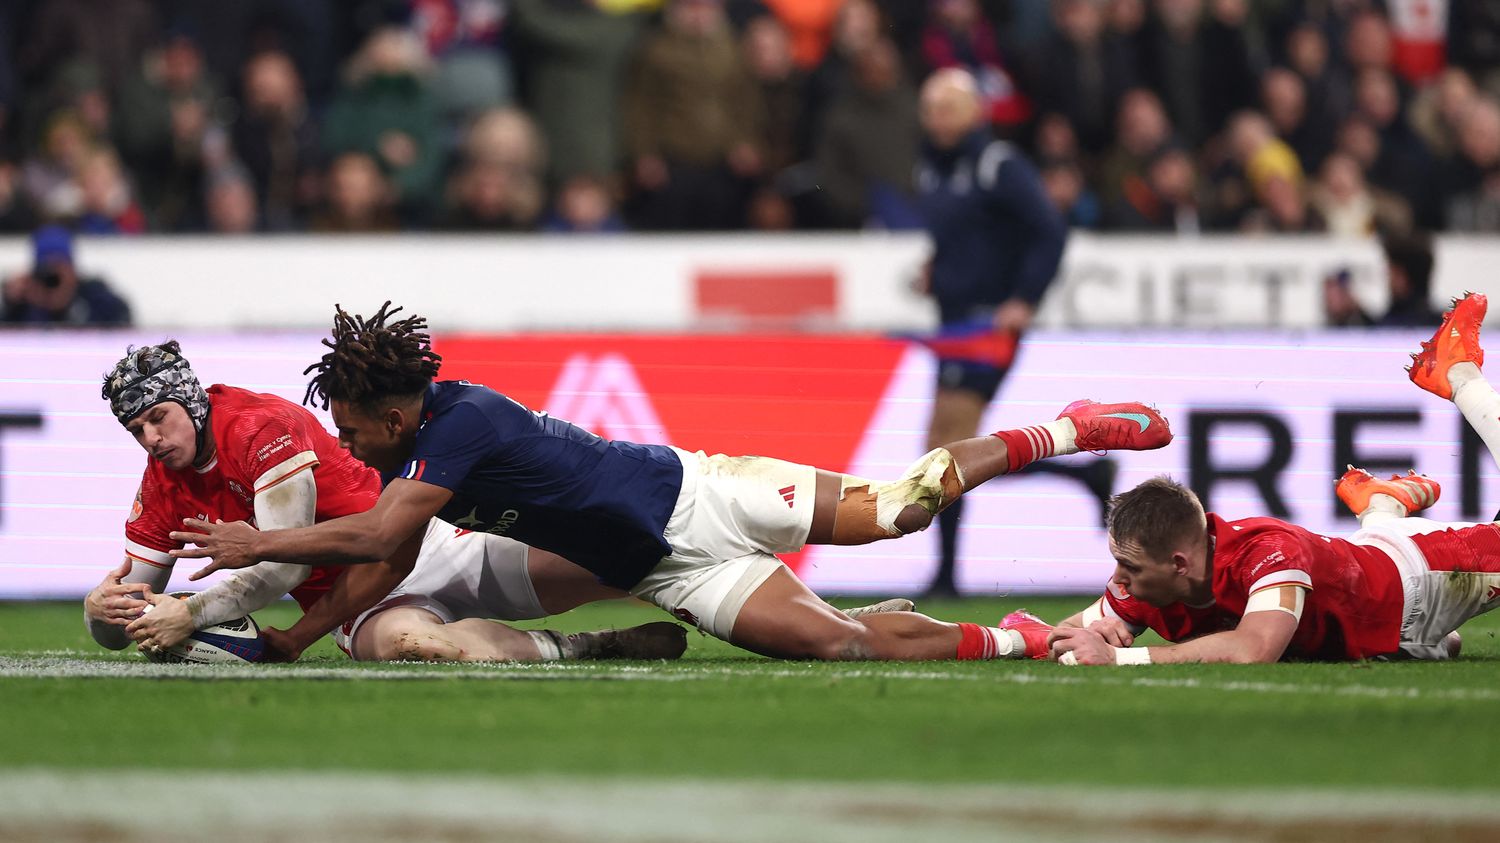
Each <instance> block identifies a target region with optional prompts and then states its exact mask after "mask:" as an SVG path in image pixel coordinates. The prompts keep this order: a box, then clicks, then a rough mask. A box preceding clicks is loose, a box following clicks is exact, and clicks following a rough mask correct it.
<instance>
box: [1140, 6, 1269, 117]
mask: <svg viewBox="0 0 1500 843" xmlns="http://www.w3.org/2000/svg"><path fill="white" fill-rule="evenodd" d="M1248 6H1249V4H1248V2H1247V0H1212V2H1211V3H1208V4H1207V6H1206V7H1205V2H1204V0H1158V1H1157V3H1156V4H1155V8H1156V15H1155V16H1154V17H1153V18H1152V20H1151V22H1150V23H1149V24H1148V27H1147V33H1146V37H1145V41H1144V43H1145V44H1146V47H1147V49H1146V51H1145V52H1144V54H1143V56H1142V58H1143V61H1144V68H1143V70H1142V72H1143V74H1144V77H1145V82H1146V84H1148V85H1150V86H1151V87H1152V88H1153V89H1154V90H1155V91H1156V92H1157V93H1158V94H1159V95H1160V96H1161V99H1162V103H1163V104H1164V105H1165V106H1166V109H1167V114H1168V115H1169V116H1170V117H1171V118H1172V125H1173V126H1175V127H1176V129H1177V134H1178V136H1179V137H1181V138H1182V139H1183V140H1184V141H1185V142H1187V143H1188V144H1191V145H1194V146H1196V145H1198V144H1201V143H1203V142H1204V141H1206V140H1207V139H1208V138H1209V137H1210V136H1211V135H1213V134H1215V133H1217V132H1218V131H1219V129H1220V128H1222V127H1223V126H1224V124H1225V122H1226V121H1227V120H1228V118H1229V116H1230V115H1231V114H1233V113H1234V112H1235V111H1238V110H1240V109H1242V108H1247V107H1249V106H1251V105H1253V104H1254V103H1255V101H1256V74H1255V64H1254V60H1253V59H1252V57H1251V55H1250V49H1251V48H1250V44H1249V40H1248V38H1247V36H1246V16H1247V14H1248V13H1249V9H1248Z"/></svg>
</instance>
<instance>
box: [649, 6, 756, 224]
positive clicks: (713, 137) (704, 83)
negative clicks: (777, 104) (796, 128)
mask: <svg viewBox="0 0 1500 843" xmlns="http://www.w3.org/2000/svg"><path fill="white" fill-rule="evenodd" d="M624 114H625V135H626V146H627V149H628V152H629V156H630V161H631V162H632V174H633V176H634V181H635V186H636V190H637V193H636V197H635V214H636V217H637V218H638V220H639V226H640V227H642V228H648V229H658V230H661V229H671V230H684V229H709V230H719V229H729V228H738V227H740V226H742V225H743V224H744V221H745V205H746V202H747V200H748V196H749V191H750V187H751V180H752V179H754V178H756V177H758V176H759V175H760V174H761V173H762V172H763V165H764V151H763V150H761V149H759V148H758V147H757V146H756V143H757V141H758V139H759V138H760V137H761V135H762V126H763V124H764V119H765V118H764V110H763V109H762V108H761V106H760V101H759V96H758V92H757V90H756V87H755V81H754V80H753V79H752V78H751V76H750V74H749V72H748V71H747V70H746V68H745V64H744V60H743V58H742V56H741V54H740V50H739V47H738V44H737V43H736V42H735V39H734V34H733V32H732V31H731V30H730V28H729V22H728V19H727V18H726V17H725V14H724V7H723V3H722V2H721V0H671V2H670V3H668V5H667V8H666V11H665V13H664V16H663V25H662V27H661V28H659V29H658V30H657V31H655V32H653V33H651V34H650V35H648V36H647V37H646V38H645V40H644V41H643V42H642V44H641V48H640V51H639V53H638V54H637V56H636V58H635V62H634V65H633V67H632V68H631V72H630V76H629V80H628V81H627V82H626V87H625V103H624Z"/></svg>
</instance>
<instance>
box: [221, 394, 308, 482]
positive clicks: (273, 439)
mask: <svg viewBox="0 0 1500 843" xmlns="http://www.w3.org/2000/svg"><path fill="white" fill-rule="evenodd" d="M235 427H236V428H238V429H237V430H235V433H236V434H237V435H236V436H235V437H234V441H235V442H237V443H239V447H241V448H242V449H243V450H242V452H241V457H240V460H241V465H242V467H243V469H244V472H245V476H247V477H248V478H250V480H251V482H252V483H254V485H255V489H254V491H255V494H260V493H261V492H264V491H265V490H267V489H269V488H271V487H272V486H275V485H276V484H278V483H280V482H282V481H283V480H286V479H287V478H288V477H291V476H292V475H294V474H296V473H298V472H299V471H304V470H306V469H308V468H310V467H312V466H315V465H317V464H318V455H317V453H316V452H315V451H314V450H313V446H314V443H313V440H312V437H310V436H309V435H308V433H307V431H306V430H305V429H304V428H303V426H302V425H299V424H297V423H296V422H295V421H294V420H293V419H291V418H288V417H287V416H285V415H283V414H280V413H268V414H260V413H252V414H247V415H246V417H245V418H244V419H243V421H238V422H236V424H235Z"/></svg>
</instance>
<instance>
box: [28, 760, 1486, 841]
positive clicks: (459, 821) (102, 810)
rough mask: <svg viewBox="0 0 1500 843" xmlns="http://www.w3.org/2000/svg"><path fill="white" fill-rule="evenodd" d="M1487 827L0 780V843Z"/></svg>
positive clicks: (794, 789) (1383, 814) (940, 795)
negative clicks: (26, 842)
mask: <svg viewBox="0 0 1500 843" xmlns="http://www.w3.org/2000/svg"><path fill="white" fill-rule="evenodd" d="M272 805H274V806H275V807H274V810H268V809H267V806H272ZM1497 822H1500V804H1497V803H1496V800H1495V799H1494V795H1493V793H1475V794H1469V795H1460V794H1454V793H1450V792H1446V791H1444V792H1436V791H1417V792H1413V791H1411V790H1383V791H1371V790H1360V791H1351V790H1332V789H1327V790H1318V789H1303V788H1299V789H1296V790H1267V789H1258V790H1253V791H1209V790H1193V789H1181V790H1179V789H1173V788H1157V789H1152V788H1146V787H1134V788H1129V789H1124V788H1119V789H1116V788H1095V787H1090V788H1087V790H1080V788H1079V786H1077V785H1053V786H1040V787H1039V786H1026V785H1011V784H991V785H972V784H953V783H921V784H919V783H899V782H898V783H867V784H856V783H844V782H838V783H828V782H817V781H810V782H795V781H794V782H773V781H761V780H729V781H712V782H709V781H703V780H700V779H694V780H681V779H657V780H651V779H647V780H641V779H639V778H613V779H611V778H603V777H568V776H528V777H525V778H504V777H491V776H484V775H471V776H462V777H460V776H455V775H444V776H427V775H416V774H409V775H399V774H392V773H379V774H377V773H349V772H345V771H337V770H330V771H318V772H308V771H253V772H247V771H243V770H225V769H215V770H201V771H200V770H171V771H163V770H155V769H153V770H128V769H127V770H114V771H104V770H100V771H88V772H66V771H58V770H51V769H45V768H44V769H21V770H15V771H9V772H0V839H5V840H12V839H74V840H78V839H108V840H112V841H127V843H130V842H132V841H137V840H140V841H147V840H149V841H176V840H202V839H234V840H286V839H298V840H328V841H345V840H349V841H353V840H359V841H387V840H402V839H422V840H438V841H441V840H538V841H549V843H574V841H578V842H579V843H581V841H604V843H613V841H628V842H629V843H635V842H636V841H648V840H649V841H666V842H667V843H688V842H689V841H692V843H699V841H723V843H740V841H746V843H749V841H764V840H776V841H782V840H819V841H830V843H909V841H912V840H943V841H958V843H963V842H964V841H971V840H972V841H981V840H983V841H999V843H1009V841H1026V842H1027V843H1039V842H1040V841H1050V840H1059V839H1066V840H1077V839H1101V838H1107V839H1109V840H1111V841H1119V843H1138V841H1185V840H1194V841H1204V840H1206V841H1217V840H1227V839H1231V838H1238V839H1243V838H1245V837H1251V838H1254V839H1263V840H1269V839H1285V838H1286V837H1287V835H1289V834H1292V835H1294V836H1295V835H1297V833H1299V832H1305V831H1306V830H1307V829H1308V824H1309V823H1316V824H1317V828H1319V829H1320V830H1322V831H1323V832H1324V833H1325V835H1326V837H1330V838H1332V839H1345V838H1347V837H1349V836H1351V835H1352V834H1357V833H1360V831H1361V830H1363V833H1364V835H1365V836H1366V838H1367V837H1368V835H1369V833H1370V832H1369V827H1370V825H1371V824H1372V823H1379V825H1380V827H1381V828H1382V829H1384V830H1385V831H1387V832H1391V833H1392V834H1394V835H1397V836H1395V837H1392V836H1390V835H1387V836H1385V837H1380V838H1379V839H1381V840H1387V839H1417V838H1419V837H1422V836H1423V835H1424V834H1425V833H1427V832H1433V831H1435V830H1437V829H1443V830H1446V831H1455V832H1462V833H1465V834H1466V835H1467V839H1477V838H1475V837H1474V835H1475V834H1476V833H1481V834H1482V833H1483V832H1484V831H1485V830H1486V829H1493V827H1494V825H1495V824H1496V823H1497ZM1340 832H1346V833H1344V834H1340ZM1401 835H1404V837H1402V836H1401Z"/></svg>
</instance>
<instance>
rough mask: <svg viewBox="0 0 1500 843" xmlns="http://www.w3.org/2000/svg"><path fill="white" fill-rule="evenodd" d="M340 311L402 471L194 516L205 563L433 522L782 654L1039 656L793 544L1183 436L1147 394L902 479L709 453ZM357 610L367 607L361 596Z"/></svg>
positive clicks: (353, 409)
mask: <svg viewBox="0 0 1500 843" xmlns="http://www.w3.org/2000/svg"><path fill="white" fill-rule="evenodd" d="M398 311H399V308H398V309H397V310H392V309H391V308H390V303H389V302H387V303H386V305H385V306H383V307H381V309H380V310H379V311H378V312H377V313H376V314H375V315H374V316H373V317H372V318H370V319H368V320H366V319H364V318H363V317H360V316H350V315H349V314H347V313H345V312H344V311H343V310H342V309H338V311H337V313H336V315H335V317H334V331H333V337H332V338H331V339H328V340H324V345H326V346H327V347H328V348H329V352H328V353H327V354H325V355H324V356H323V358H322V360H321V361H320V362H318V363H316V364H314V365H313V366H310V367H308V371H309V372H314V371H315V372H316V374H315V376H314V377H313V380H312V383H311V384H309V386H308V394H307V400H309V401H317V400H321V401H323V402H325V404H326V405H328V406H329V407H330V409H331V410H332V413H333V419H334V423H335V424H336V425H337V426H338V434H339V440H340V443H341V444H342V445H343V446H344V447H346V448H348V449H349V451H350V452H351V453H352V454H353V455H354V456H355V457H356V458H358V459H359V460H361V461H363V462H365V463H366V464H368V465H370V466H372V467H374V468H376V469H378V470H379V471H380V472H381V473H382V475H383V478H384V480H385V482H386V485H385V488H384V490H383V491H382V492H381V495H380V499H379V501H378V502H377V503H376V504H375V506H374V508H372V509H370V510H369V511H367V512H363V513H359V514H356V515H350V516H347V517H343V518H336V519H332V520H328V521H324V522H322V523H319V524H316V525H313V526H310V527H301V528H296V529H285V530H266V531H257V530H255V529H254V528H252V527H250V526H249V525H247V524H244V523H243V522H235V523H230V524H217V523H216V524H210V523H207V522H205V521H202V520H197V519H188V520H187V521H185V522H184V523H185V525H186V529H185V530H183V531H179V532H175V533H173V534H172V535H173V538H174V539H177V540H179V541H183V542H188V543H191V544H196V545H197V547H188V548H183V549H181V550H177V551H174V553H173V555H175V556H178V557H182V558H206V557H212V559H213V562H212V563H211V564H210V565H209V566H207V567H206V568H204V569H203V570H202V571H200V572H198V573H197V574H195V575H194V578H197V577H201V576H203V575H205V574H207V573H208V572H210V571H214V570H220V569H226V568H244V567H247V566H250V565H254V564H256V563H257V562H259V561H260V560H262V559H269V560H276V561H280V562H294V563H301V564H305V565H341V564H356V563H365V562H373V561H376V560H382V559H384V560H388V561H389V562H390V563H391V564H405V563H408V562H409V561H410V560H412V559H414V558H415V557H416V555H417V552H418V551H419V550H420V548H421V542H422V535H423V530H424V527H425V525H426V523H427V521H428V519H430V518H432V517H434V516H436V517H440V518H443V519H445V520H447V521H448V522H449V523H451V524H454V525H456V526H458V527H462V528H465V529H471V530H476V531H483V532H488V533H493V534H498V535H505V536H509V537H511V538H514V539H516V540H518V541H522V542H525V543H527V544H529V545H531V546H533V547H537V548H542V549H544V550H547V551H550V552H553V553H557V554H560V555H562V556H564V557H566V558H568V559H571V560H572V561H573V562H575V563H576V564H578V565H580V566H582V567H584V568H586V569H587V570H589V571H590V572H592V573H593V574H594V575H595V576H597V577H598V578H599V581H600V582H602V583H604V584H605V585H610V586H614V587H616V588H620V589H624V590H627V591H629V592H630V593H631V594H634V595H636V596H637V597H639V598H641V599H643V600H647V601H649V602H651V603H654V604H656V605H657V606H659V607H661V608H662V609H664V610H666V611H667V612H670V613H671V614H673V615H675V616H676V617H678V618H681V619H683V620H685V621H687V622H689V623H692V624H694V625H696V626H697V627H698V628H699V629H702V630H703V631H705V632H707V633H710V634H712V635H714V636H715V637H718V638H721V639H723V640H725V641H728V642H730V643H732V644H735V645H737V646H739V647H743V648H744V649H747V650H751V651H753V652H756V653H761V654H764V655H769V656H776V657H781V658H814V659H892V660H929V659H953V658H971V659H972V658H1003V657H1019V656H1021V655H1022V654H1023V652H1024V645H1023V642H1022V641H1021V637H1020V633H1018V632H1015V631H1014V630H1007V629H1000V628H996V627H986V626H981V625H979V624H951V623H944V622H941V621H937V620H933V619H932V618H929V617H926V616H924V615H920V614H917V613H915V612H890V613H885V614H874V615H865V616H861V617H858V618H850V617H849V616H847V615H845V614H843V613H841V612H839V611H838V610H837V609H834V608H833V607H832V606H830V605H828V604H827V603H825V602H823V601H822V600H820V599H819V598H818V596H817V595H815V594H814V593H813V592H812V591H811V590H810V589H809V588H808V587H807V586H806V585H805V584H803V583H802V582H801V581H800V580H798V579H797V577H796V576H795V575H793V574H792V572H791V570H790V569H789V568H787V567H786V566H785V565H784V564H782V562H781V561H780V560H779V559H777V558H776V555H775V554H777V553H788V552H793V551H796V550H799V549H801V548H802V547H803V546H804V545H806V544H839V545H855V544H866V543H869V542H873V541H878V540H881V539H888V538H896V537H898V536H902V535H905V534H907V533H910V532H913V531H916V530H921V529H924V528H926V527H927V526H928V525H929V524H930V523H931V522H932V519H933V517H934V516H935V515H936V514H937V513H938V512H940V511H941V510H942V509H943V508H944V507H945V506H947V505H949V504H950V503H952V502H953V501H954V500H956V499H957V498H958V496H960V495H962V494H963V493H964V492H965V491H967V490H969V489H972V488H974V487H975V486H978V485H979V484H981V483H984V482H985V481H987V480H989V479H991V478H993V477H996V476H999V475H1001V474H1006V473H1009V472H1013V471H1016V470H1017V469H1019V468H1021V467H1022V466H1024V465H1026V464H1028V463H1030V462H1032V461H1034V460H1037V459H1043V458H1046V457H1051V456H1056V455H1062V454H1071V453H1076V452H1078V451H1079V450H1090V451H1105V450H1118V449H1126V450H1149V449H1152V448H1160V447H1162V446H1164V445H1166V444H1167V443H1168V442H1170V441H1171V438H1172V434H1171V431H1170V429H1169V428H1168V426H1167V423H1166V421H1165V420H1164V419H1162V417H1161V416H1160V415H1158V414H1157V412H1156V411H1155V410H1154V409H1152V408H1150V407H1147V406H1145V405H1142V404H1136V403H1127V404H1097V403H1094V402H1092V401H1079V402H1075V403H1074V404H1071V405H1069V406H1068V407H1067V408H1066V409H1065V410H1063V412H1062V414H1061V415H1059V416H1058V418H1057V419H1056V420H1055V421H1051V422H1047V423H1044V424H1039V425H1035V426H1032V427H1027V428H1023V429H1020V430H1009V431H1001V432H999V433H996V434H993V435H990V436H981V437H977V438H973V439H967V440H964V441H961V442H955V443H952V444H949V445H947V446H946V447H940V448H935V449H933V450H932V451H931V452H929V453H928V454H927V455H925V456H923V457H922V458H921V459H920V460H918V461H917V462H916V463H914V464H913V465H912V466H911V467H910V468H908V469H907V471H906V472H905V473H904V474H903V475H902V476H901V477H900V478H899V479H897V480H894V481H888V482H882V481H873V480H866V479H863V478H859V477H853V476H849V475H844V474H839V473H836V472H830V471H823V470H820V469H817V468H813V467H811V466H805V465H797V464H794V463H789V462H784V461H781V460H776V459H770V458H766V457H729V456H724V455H714V456H707V455H705V454H704V453H702V452H698V453H690V452H688V451H684V450H681V449H678V448H672V447H668V446H664V445H638V444H634V443H630V442H620V441H611V440H607V439H602V438H600V437H598V436H596V435H594V434H592V433H590V432H588V431H586V430H584V429H582V428H579V427H577V426H575V425H572V424H570V423H568V422H566V421H563V420H562V419H556V418H552V417H551V416H549V415H547V414H546V413H544V412H536V411H532V410H529V409H527V408H526V407H524V406H522V405H521V404H519V403H517V402H515V401H513V400H512V399H510V398H507V397H506V396H504V395H502V394H500V393H499V392H496V391H495V390H493V389H489V388H488V387H484V386H479V385H477V384H470V383H468V382H465V381H438V380H435V379H436V377H437V374H438V370H439V367H440V365H441V357H440V356H439V355H438V354H436V353H434V352H433V351H432V348H431V344H430V341H429V337H428V334H427V332H426V321H425V320H423V319H422V318H420V317H416V316H412V317H408V318H405V319H400V320H395V319H393V318H392V317H394V316H395V314H396V313H397V312H398ZM342 608H343V614H344V615H345V616H348V615H350V614H353V613H356V612H358V611H359V610H361V609H362V607H358V606H348V607H342Z"/></svg>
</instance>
